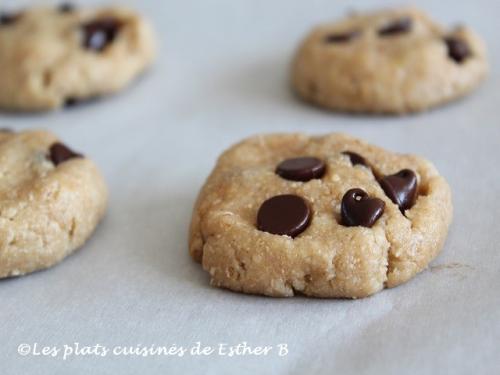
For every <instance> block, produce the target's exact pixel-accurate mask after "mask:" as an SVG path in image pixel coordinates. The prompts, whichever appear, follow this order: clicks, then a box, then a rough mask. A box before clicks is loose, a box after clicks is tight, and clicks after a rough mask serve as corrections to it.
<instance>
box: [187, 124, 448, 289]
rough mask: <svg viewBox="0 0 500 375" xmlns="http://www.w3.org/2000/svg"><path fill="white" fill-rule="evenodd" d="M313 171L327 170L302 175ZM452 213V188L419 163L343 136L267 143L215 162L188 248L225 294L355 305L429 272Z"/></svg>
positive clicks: (257, 141) (264, 139) (273, 138)
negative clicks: (343, 300) (350, 300)
mask: <svg viewBox="0 0 500 375" xmlns="http://www.w3.org/2000/svg"><path fill="white" fill-rule="evenodd" d="M300 158H304V159H303V160H301V159H300ZM311 160H312V161H313V162H311ZM284 165H285V166H286V167H287V172H288V174H287V175H283V174H280V171H281V170H282V169H283V166H284ZM318 165H321V166H324V168H323V172H322V173H316V174H311V173H310V174H308V176H309V177H308V178H305V177H304V176H306V175H307V173H305V172H307V170H313V169H315V170H318V168H317V166H318ZM293 168H296V170H295V174H292V173H291V172H292V171H293ZM297 175H299V176H301V177H304V178H301V180H300V181H298V180H296V179H295V180H294V179H293V178H290V176H292V177H294V176H297ZM384 189H385V190H384ZM386 191H387V192H388V193H386ZM452 211H453V209H452V201H451V192H450V188H449V186H448V184H447V182H446V181H445V179H444V178H443V177H441V176H440V175H439V173H438V171H437V170H436V168H435V167H434V166H433V165H432V164H431V163H430V162H428V161H426V160H425V159H423V158H420V157H417V156H413V155H401V154H395V153H392V152H389V151H386V150H383V149H381V148H379V147H376V146H371V145H368V144H366V143H364V142H362V141H360V140H358V139H355V138H352V137H350V136H347V135H342V134H329V135H325V136H317V137H310V136H307V135H302V134H272V135H260V136H255V137H252V138H248V139H246V140H243V141H242V142H241V143H239V144H237V145H235V146H233V147H231V148H230V149H229V150H227V151H225V152H224V153H223V154H222V155H221V156H220V158H219V160H218V162H217V164H216V167H215V169H214V170H213V171H212V173H211V175H210V176H209V178H208V179H207V181H206V183H205V185H204V186H203V188H202V190H201V192H200V194H199V196H198V199H197V202H196V204H195V207H194V211H193V216H192V221H191V228H190V236H189V249H190V254H191V256H192V257H193V258H194V259H195V260H196V261H198V262H200V263H201V264H202V266H203V268H204V269H205V270H206V271H207V272H209V274H210V276H211V283H212V284H213V285H215V286H218V287H223V288H228V289H231V290H234V291H238V292H244V293H252V294H264V295H268V296H275V297H284V296H293V295H296V294H304V295H308V296H315V297H325V298H327V297H329V298H332V297H339V298H360V297H366V296H369V295H371V294H374V293H376V292H378V291H380V290H382V289H383V288H385V287H394V286H397V285H399V284H401V283H404V282H406V281H407V280H409V279H411V278H412V277H413V276H415V275H416V274H417V273H419V272H420V271H422V270H423V269H425V268H426V266H427V265H428V263H429V262H430V261H431V260H432V259H433V258H434V257H435V256H436V255H437V254H438V253H439V251H440V250H441V248H442V247H443V244H444V241H445V239H446V235H447V231H448V227H449V225H450V222H451V219H452Z"/></svg>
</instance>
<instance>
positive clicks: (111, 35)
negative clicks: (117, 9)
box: [82, 17, 122, 52]
mask: <svg viewBox="0 0 500 375" xmlns="http://www.w3.org/2000/svg"><path fill="white" fill-rule="evenodd" d="M121 27H122V23H121V22H120V21H119V20H117V19H115V18H112V17H106V18H100V19H98V20H95V21H91V22H88V23H86V24H84V25H83V26H82V30H83V46H84V47H85V48H87V49H89V50H92V51H97V52H102V51H104V50H105V49H106V47H108V46H109V45H110V44H111V43H113V41H114V40H115V38H116V36H117V35H118V32H119V31H120V28H121Z"/></svg>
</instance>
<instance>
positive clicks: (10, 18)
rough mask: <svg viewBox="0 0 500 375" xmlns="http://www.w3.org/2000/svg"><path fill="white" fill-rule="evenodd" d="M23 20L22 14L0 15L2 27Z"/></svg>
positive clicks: (3, 13)
mask: <svg viewBox="0 0 500 375" xmlns="http://www.w3.org/2000/svg"><path fill="white" fill-rule="evenodd" d="M19 18H21V13H5V12H2V13H0V26H8V25H12V24H13V23H16V22H17V21H18V20H19Z"/></svg>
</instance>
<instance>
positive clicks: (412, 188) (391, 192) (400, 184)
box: [379, 169, 417, 213]
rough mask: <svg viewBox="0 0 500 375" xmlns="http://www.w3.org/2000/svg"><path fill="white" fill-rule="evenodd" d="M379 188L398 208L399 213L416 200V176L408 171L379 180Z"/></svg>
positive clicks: (404, 170)
mask: <svg viewBox="0 0 500 375" xmlns="http://www.w3.org/2000/svg"><path fill="white" fill-rule="evenodd" d="M379 183H380V186H381V187H382V189H383V190H384V192H385V194H386V195H387V196H388V197H389V198H390V199H391V201H392V202H393V203H395V204H397V205H398V206H399V209H400V210H401V212H403V213H404V211H405V210H407V209H409V208H411V207H412V206H413V205H414V204H415V201H416V200H417V175H416V174H415V172H413V171H412V170H410V169H403V170H401V171H399V172H398V173H396V174H393V175H390V176H385V177H383V178H381V179H380V180H379Z"/></svg>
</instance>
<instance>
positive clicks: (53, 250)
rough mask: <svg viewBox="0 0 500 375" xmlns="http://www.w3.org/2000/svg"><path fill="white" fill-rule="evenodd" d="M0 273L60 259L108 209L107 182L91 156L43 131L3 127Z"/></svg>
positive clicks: (0, 144) (48, 264) (15, 272)
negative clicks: (14, 129)
mask: <svg viewBox="0 0 500 375" xmlns="http://www.w3.org/2000/svg"><path fill="white" fill-rule="evenodd" d="M0 160H1V161H2V162H1V163H0V175H1V176H2V178H1V179H0V278H4V277H9V276H20V275H24V274H27V273H30V272H34V271H37V270H41V269H45V268H48V267H51V266H53V265H54V264H56V263H58V262H60V261H61V260H62V259H64V258H65V257H66V256H68V255H69V254H71V253H72V252H73V251H74V250H75V249H77V248H78V247H80V246H81V245H83V243H84V242H85V241H86V240H87V239H88V238H89V237H90V235H91V234H92V232H93V231H94V229H95V227H96V226H97V223H98V222H99V221H100V220H101V218H102V216H103V215H104V211H105V208H106V202H107V188H106V184H105V182H104V180H103V178H102V176H101V174H100V173H99V171H98V170H97V167H96V166H95V165H94V163H93V162H92V161H90V160H89V159H87V158H85V157H84V156H83V155H82V154H79V153H77V152H74V151H72V150H71V149H70V148H68V147H67V146H65V145H64V144H63V143H61V142H60V141H59V140H58V139H57V138H56V137H55V136H54V135H53V134H51V133H49V132H45V131H26V132H20V133H15V132H11V131H0Z"/></svg>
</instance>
